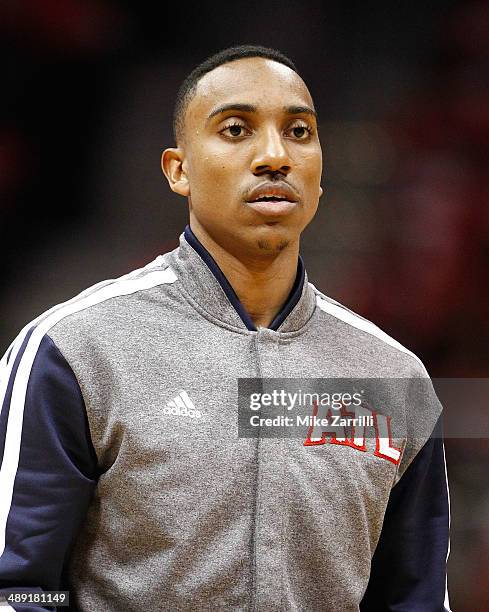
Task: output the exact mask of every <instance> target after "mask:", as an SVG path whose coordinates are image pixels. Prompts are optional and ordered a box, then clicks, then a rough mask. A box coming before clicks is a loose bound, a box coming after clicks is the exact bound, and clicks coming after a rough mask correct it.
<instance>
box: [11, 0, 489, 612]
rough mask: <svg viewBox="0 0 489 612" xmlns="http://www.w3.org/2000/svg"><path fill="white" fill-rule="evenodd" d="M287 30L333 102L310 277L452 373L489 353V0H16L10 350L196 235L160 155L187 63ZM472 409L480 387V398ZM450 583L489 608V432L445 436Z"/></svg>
mask: <svg viewBox="0 0 489 612" xmlns="http://www.w3.org/2000/svg"><path fill="white" fill-rule="evenodd" d="M239 43H255V44H262V45H265V46H271V47H275V48H278V49H280V50H281V51H283V52H284V53H285V54H286V55H289V56H290V57H291V59H292V60H293V61H294V62H295V63H296V65H297V66H298V69H299V71H300V72H301V74H302V76H303V77H304V79H305V81H306V83H307V84H308V85H309V88H310V90H311V93H312V95H313V98H314V100H315V104H316V107H317V109H318V111H319V115H320V137H321V141H322V144H323V153H324V178H323V187H324V189H325V195H324V196H323V198H322V199H321V203H320V209H319V212H318V215H317V218H316V220H315V222H313V224H312V225H311V227H310V228H309V229H308V230H307V231H306V233H305V235H304V238H303V246H302V253H303V256H304V259H305V262H306V265H307V269H308V273H309V277H310V279H311V281H312V282H313V283H314V284H315V285H316V286H317V287H318V288H320V289H321V290H322V291H323V292H325V293H327V294H328V295H330V296H331V297H333V298H335V299H337V300H339V301H340V302H342V303H344V304H346V305H347V306H349V307H350V308H352V309H353V310H355V311H356V312H358V313H360V314H362V315H363V316H365V317H367V318H369V319H371V320H373V321H374V322H375V323H377V324H378V325H379V326H380V327H381V328H383V329H384V330H385V331H386V332H387V333H389V334H390V335H392V336H394V337H395V338H396V339H398V340H399V341H400V342H401V343H403V344H404V345H406V346H407V347H408V348H409V349H411V350H413V351H414V352H416V353H417V354H418V355H419V356H420V357H421V359H422V360H423V361H424V363H425V365H426V367H427V369H428V371H429V373H430V374H431V375H432V376H433V377H481V378H482V377H487V376H488V375H489V300H488V296H489V292H488V283H487V280H488V272H489V206H488V204H489V2H471V1H465V2H464V1H461V0H459V1H454V0H423V1H421V0H411V2H403V3H392V2H386V1H383V0H379V1H377V2H375V3H360V2H351V1H350V2H349V1H345V0H342V1H340V0H332V1H330V2H324V3H322V2H319V1H312V0H304V1H302V2H300V3H298V2H297V3H292V4H287V3H283V2H281V3H276V2H268V3H258V2H253V1H249V2H246V3H244V2H243V3H239V2H233V3H228V2H221V1H220V0H213V2H208V1H206V0H204V1H201V2H200V3H199V4H198V7H197V6H196V7H191V6H190V5H188V6H187V5H183V4H182V5H181V4H179V3H173V4H172V3H168V4H166V3H162V2H158V3H149V2H131V1H129V0H125V1H124V0H112V1H109V0H63V2H58V1H57V0H23V2H17V1H14V0H11V1H8V0H4V2H2V3H1V4H0V45H1V47H0V48H1V51H2V53H1V55H2V59H3V62H4V68H3V72H2V74H3V77H2V83H3V85H2V96H1V105H2V112H1V115H0V236H1V245H2V255H1V275H0V353H1V354H3V352H4V351H5V349H6V348H7V346H8V344H9V343H10V341H11V340H12V339H13V337H14V336H15V335H16V334H17V333H18V331H19V330H20V328H21V327H23V325H24V324H25V323H26V322H28V321H30V320H31V319H33V318H34V317H35V316H37V315H38V314H39V313H41V312H43V311H44V310H46V309H47V308H49V307H50V306H52V305H54V304H56V303H58V302H60V301H64V300H66V299H68V298H70V297H73V295H75V294H76V293H78V292H79V291H81V290H82V289H84V288H86V287H88V286H89V285H92V284H94V283H96V282H97V281H99V280H102V279H106V278H113V277H117V276H120V275H122V274H125V273H126V272H128V271H130V270H132V269H134V268H135V267H139V266H141V265H144V264H145V263H147V262H149V261H150V260H152V259H153V258H154V257H156V255H157V254H159V253H163V252H165V251H168V250H170V249H172V248H174V247H175V246H176V245H177V241H178V235H179V234H180V232H181V231H182V230H183V228H184V226H185V224H186V220H187V214H186V201H185V200H184V199H183V198H179V197H178V196H176V195H175V194H173V193H172V192H171V191H170V190H169V188H168V186H167V184H166V180H164V177H163V176H162V174H161V171H160V154H161V151H162V150H163V149H164V148H166V147H167V146H173V139H172V132H171V116H172V109H173V103H174V99H175V95H176V92H177V89H178V86H179V84H180V82H181V81H182V80H183V78H184V77H185V76H186V74H187V73H188V72H189V71H190V70H191V69H192V68H193V67H194V66H195V65H196V64H198V63H199V62H200V61H202V60H203V59H205V58H206V57H207V56H208V55H210V54H211V53H214V52H216V51H218V50H220V49H222V48H224V47H227V46H230V45H232V44H239ZM467 409H468V410H470V407H467ZM446 451H447V464H448V473H449V483H450V493H451V502H452V532H451V554H450V560H449V592H450V598H451V604H452V609H453V610H456V611H458V612H464V611H470V612H477V611H489V520H488V519H489V469H488V467H489V464H488V460H489V440H487V439H469V440H467V439H450V440H447V441H446Z"/></svg>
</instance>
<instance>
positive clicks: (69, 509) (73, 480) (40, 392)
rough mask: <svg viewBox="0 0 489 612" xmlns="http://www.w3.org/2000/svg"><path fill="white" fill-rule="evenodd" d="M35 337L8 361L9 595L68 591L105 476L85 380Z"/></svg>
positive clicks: (1, 384)
mask: <svg viewBox="0 0 489 612" xmlns="http://www.w3.org/2000/svg"><path fill="white" fill-rule="evenodd" d="M34 332H35V327H33V328H31V329H30V330H29V331H28V333H27V334H26V336H25V338H24V339H23V341H22V342H18V343H17V344H20V346H16V345H15V344H14V345H13V347H14V348H13V349H12V348H11V349H10V352H9V353H7V354H6V355H5V357H4V359H2V362H1V364H0V407H1V412H0V460H1V468H0V491H1V495H0V596H3V597H5V594H6V592H7V591H9V590H11V589H16V590H19V591H22V592H29V593H42V592H44V591H55V590H68V587H67V586H66V585H65V584H63V572H64V569H65V567H66V562H67V561H68V559H69V555H70V551H71V547H72V545H73V543H74V540H75V537H76V535H77V533H78V531H79V529H80V527H81V523H82V521H83V519H84V517H85V515H86V511H87V509H88V505H89V502H90V499H91V497H92V495H93V492H94V489H95V486H96V481H97V477H98V470H97V457H96V454H95V451H94V449H93V446H92V443H91V439H90V432H89V426H88V420H87V415H86V410H85V404H84V401H83V397H82V393H81V390H80V387H79V385H78V381H77V379H76V377H75V375H74V373H73V371H72V369H71V368H70V366H69V364H68V363H67V361H66V360H65V358H64V357H63V355H62V354H61V352H60V351H59V350H58V348H57V347H56V345H55V344H54V342H53V341H52V339H51V338H50V337H49V336H47V335H44V336H43V337H42V339H41V341H40V343H39V340H38V339H37V341H36V340H35V338H34V337H35V333H34ZM36 347H37V348H36ZM33 351H34V352H35V356H34V359H33V361H32V354H33ZM7 357H8V359H7ZM29 362H30V363H31V364H32V365H31V367H29ZM0 607H2V609H4V607H5V603H4V604H3V606H2V605H1V604H0ZM6 609H7V610H8V609H10V610H17V609H18V610H22V611H23V612H26V611H27V612H37V611H38V610H40V609H44V610H53V609H54V608H52V607H49V606H46V607H45V608H39V607H26V606H22V607H19V606H17V607H16V606H15V604H10V606H7V607H6ZM60 609H61V610H62V609H63V608H60ZM65 609H66V608H65Z"/></svg>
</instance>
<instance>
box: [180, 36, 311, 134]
mask: <svg viewBox="0 0 489 612" xmlns="http://www.w3.org/2000/svg"><path fill="white" fill-rule="evenodd" d="M245 57H264V58H266V59H271V60H273V61H275V62H279V63H280V64H284V65H285V66H288V67H289V68H290V69H291V70H293V71H294V72H297V74H299V73H298V71H297V68H296V67H295V65H294V63H293V62H292V60H290V59H289V58H288V57H287V56H286V55H284V54H283V53H281V52H280V51H277V49H270V48H269V47H262V46H260V45H237V46H234V47H228V48H227V49H223V50H222V51H219V52H218V53H215V54H214V55H211V56H210V57H208V58H207V59H206V60H204V61H203V62H202V63H201V64H199V65H198V66H197V67H196V68H194V69H193V70H192V72H191V73H190V74H189V75H188V76H187V77H186V78H185V80H184V81H183V83H182V84H181V86H180V89H179V90H178V94H177V99H176V101H175V108H174V111H173V136H174V138H175V142H177V141H178V139H179V138H180V136H181V135H182V133H183V124H184V120H185V112H186V110H187V106H188V104H189V102H190V100H191V99H192V97H193V95H194V93H195V90H196V89H197V84H198V82H199V81H200V79H201V78H202V77H203V76H204V74H207V73H208V72H210V71H211V70H214V68H217V67H218V66H222V65H223V64H228V63H229V62H234V61H236V60H239V59H243V58H245Z"/></svg>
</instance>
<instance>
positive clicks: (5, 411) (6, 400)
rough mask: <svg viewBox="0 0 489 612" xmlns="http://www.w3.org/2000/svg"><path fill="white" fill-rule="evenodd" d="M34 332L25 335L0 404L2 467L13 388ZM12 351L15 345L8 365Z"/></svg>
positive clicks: (0, 458)
mask: <svg viewBox="0 0 489 612" xmlns="http://www.w3.org/2000/svg"><path fill="white" fill-rule="evenodd" d="M33 330H34V327H31V329H30V330H29V331H28V332H27V334H26V335H25V338H24V340H23V342H22V344H21V345H20V348H19V350H18V352H17V355H16V357H15V359H14V362H13V364H12V369H11V371H10V376H9V378H8V381H7V385H6V388H5V392H4V396H3V398H2V397H0V402H1V405H0V408H1V412H0V467H1V465H2V462H3V453H4V449H5V433H6V431H7V422H8V416H9V412H10V399H11V397H12V388H13V386H14V381H15V376H16V374H17V370H18V368H19V363H20V360H21V359H22V356H23V354H24V351H25V348H26V346H27V343H28V342H29V339H30V337H31V335H32V332H33ZM12 351H13V345H12V347H11V348H10V351H9V356H8V357H7V361H6V363H7V364H8V363H9V359H10V358H11V357H12ZM7 375H8V373H7Z"/></svg>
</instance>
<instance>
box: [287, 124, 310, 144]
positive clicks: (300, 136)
mask: <svg viewBox="0 0 489 612" xmlns="http://www.w3.org/2000/svg"><path fill="white" fill-rule="evenodd" d="M287 131H288V132H292V133H293V136H294V139H295V140H307V139H308V138H309V136H310V135H311V134H312V127H311V126H310V125H307V124H306V123H300V124H297V125H293V126H291V127H290V128H289V129H288V130H287Z"/></svg>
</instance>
